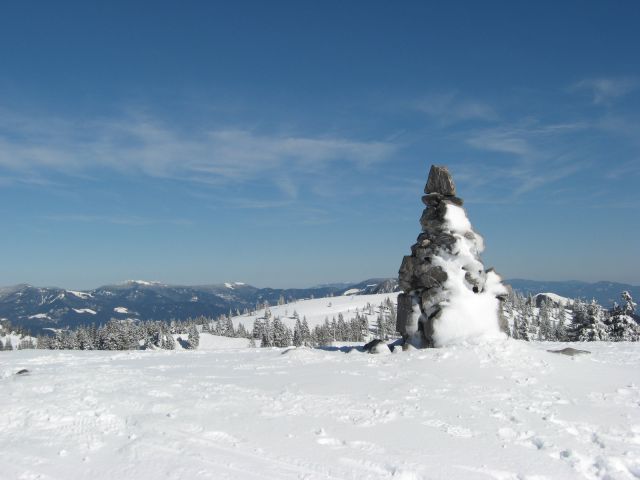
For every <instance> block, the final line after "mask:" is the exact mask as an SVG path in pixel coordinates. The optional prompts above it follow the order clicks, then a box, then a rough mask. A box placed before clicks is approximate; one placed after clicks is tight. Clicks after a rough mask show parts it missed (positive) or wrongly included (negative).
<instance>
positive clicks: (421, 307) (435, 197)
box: [397, 165, 506, 347]
mask: <svg viewBox="0 0 640 480" xmlns="http://www.w3.org/2000/svg"><path fill="white" fill-rule="evenodd" d="M424 192H425V194H426V195H424V196H423V197H422V201H423V203H424V204H425V205H426V208H425V209H424V212H423V213H422V216H421V217H420V225H421V226H422V232H421V233H420V235H418V239H417V241H416V243H415V244H414V245H413V246H412V247H411V255H407V256H405V257H404V258H403V259H402V264H401V266H400V271H399V280H400V289H401V290H402V291H403V293H401V294H400V295H399V296H398V316H397V330H398V332H400V333H401V334H402V335H403V339H404V340H405V343H410V344H412V345H413V346H416V347H429V346H436V345H437V343H438V335H437V333H438V332H437V329H438V328H439V326H444V327H446V325H441V324H442V323H443V322H445V321H449V322H450V323H456V322H467V320H466V319H464V318H462V319H461V318H460V317H461V316H462V317H464V314H459V313H458V311H457V310H456V312H455V313H456V314H457V317H456V318H455V320H448V319H449V318H453V317H452V314H451V312H452V310H451V309H454V308H456V307H460V305H458V306H456V305H455V302H465V298H466V299H467V300H471V302H468V301H466V303H467V304H468V303H473V302H474V301H476V298H475V297H472V295H473V294H475V295H479V296H485V298H483V299H482V301H483V303H482V308H484V305H489V308H484V311H483V312H478V314H479V315H485V316H486V315H487V314H486V311H487V310H489V311H490V312H489V315H491V314H492V313H491V311H492V308H493V307H492V306H491V305H492V303H491V302H492V301H493V302H494V304H495V319H494V320H495V325H496V329H497V328H498V324H500V327H501V328H504V326H505V325H506V322H505V321H504V319H503V318H502V315H501V308H500V306H499V305H500V303H501V302H500V301H496V300H495V299H496V298H498V299H499V300H502V299H504V295H505V294H506V290H505V289H504V287H503V286H502V284H501V283H500V279H499V277H498V276H497V275H496V274H495V273H493V270H492V269H489V270H485V269H484V266H483V264H482V262H481V260H480V256H479V255H480V252H481V251H482V250H483V241H482V238H481V237H480V236H479V235H477V234H476V233H475V232H474V231H473V230H472V228H471V224H470V223H469V222H468V220H467V218H466V214H465V212H464V210H463V209H462V205H463V201H462V199H461V198H459V197H457V196H456V187H455V185H454V183H453V179H452V178H451V175H450V173H449V171H448V170H447V168H446V167H443V166H436V165H432V166H431V170H430V171H429V178H428V180H427V184H426V186H425V189H424ZM471 292H473V293H471ZM487 295H490V296H491V298H490V299H489V301H488V302H487V301H486V300H487V298H486V296H487ZM478 300H481V299H480V298H478ZM462 307H468V305H462ZM482 308H478V309H477V310H482ZM447 309H450V310H449V315H448V316H447V315H445V313H447ZM458 310H460V308H459V309H458ZM461 310H463V311H464V308H462V309H461ZM472 310H473V309H472ZM485 320H486V319H483V321H485ZM468 321H469V322H473V321H475V320H474V319H471V318H470V319H468ZM488 321H489V322H491V321H492V319H489V320H488ZM453 328H454V329H455V328H456V327H455V326H454V327H453ZM449 329H451V327H449ZM461 330H464V327H463V328H461Z"/></svg>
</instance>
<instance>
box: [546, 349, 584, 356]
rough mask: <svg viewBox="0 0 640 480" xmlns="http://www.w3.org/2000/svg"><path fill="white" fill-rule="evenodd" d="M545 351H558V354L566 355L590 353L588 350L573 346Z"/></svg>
mask: <svg viewBox="0 0 640 480" xmlns="http://www.w3.org/2000/svg"><path fill="white" fill-rule="evenodd" d="M547 352H550V353H559V354H560V355H568V356H570V357H575V356H576V355H589V354H590V353H591V352H590V351H589V350H578V349H577V348H573V347H567V348H562V349H560V350H547Z"/></svg>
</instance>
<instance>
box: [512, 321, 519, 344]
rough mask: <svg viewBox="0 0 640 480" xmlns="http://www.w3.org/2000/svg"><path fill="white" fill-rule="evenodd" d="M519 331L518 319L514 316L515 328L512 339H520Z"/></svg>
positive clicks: (513, 327)
mask: <svg viewBox="0 0 640 480" xmlns="http://www.w3.org/2000/svg"><path fill="white" fill-rule="evenodd" d="M518 329H519V326H518V317H516V316H514V317H513V326H512V327H511V338H513V339H514V340H518V339H520V332H519V330H518Z"/></svg>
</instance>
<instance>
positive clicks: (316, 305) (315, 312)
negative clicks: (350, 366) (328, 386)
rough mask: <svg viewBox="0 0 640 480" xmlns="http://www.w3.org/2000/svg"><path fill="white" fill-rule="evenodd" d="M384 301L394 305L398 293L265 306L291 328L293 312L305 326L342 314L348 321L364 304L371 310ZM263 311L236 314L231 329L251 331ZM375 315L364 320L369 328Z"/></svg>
mask: <svg viewBox="0 0 640 480" xmlns="http://www.w3.org/2000/svg"><path fill="white" fill-rule="evenodd" d="M387 298H389V299H390V300H392V301H393V302H394V303H396V302H397V299H398V293H397V292H396V293H377V294H373V295H355V296H354V295H341V296H337V297H324V298H313V299H308V300H297V301H295V302H292V303H287V304H284V305H274V306H271V307H269V310H270V311H271V314H272V316H273V317H280V319H281V320H282V321H283V322H284V323H285V324H286V325H287V326H288V327H290V328H293V326H294V325H295V323H296V321H295V318H293V313H294V312H297V313H298V316H299V317H300V320H302V319H303V317H306V319H307V323H308V324H309V327H311V328H313V327H314V326H315V325H320V324H322V323H324V319H325V318H327V317H328V319H329V321H331V319H332V318H333V317H335V318H336V319H337V318H338V315H339V314H342V316H343V317H344V319H345V321H349V320H351V319H353V318H355V316H356V310H358V311H359V312H360V313H361V314H362V313H366V312H363V310H364V308H365V307H366V306H367V304H371V305H373V306H374V307H377V306H379V305H380V304H381V303H382V302H384V301H385V300H386V299H387ZM264 313H265V311H264V309H260V310H257V311H256V312H255V314H254V315H240V316H236V317H233V318H232V321H233V325H234V327H236V328H237V327H238V325H239V324H240V323H242V324H243V325H244V326H245V328H247V329H249V330H250V329H251V328H253V322H254V321H255V320H256V318H261V317H264ZM375 319H376V315H375V312H374V315H373V316H369V318H368V320H369V323H370V324H371V325H374V324H375Z"/></svg>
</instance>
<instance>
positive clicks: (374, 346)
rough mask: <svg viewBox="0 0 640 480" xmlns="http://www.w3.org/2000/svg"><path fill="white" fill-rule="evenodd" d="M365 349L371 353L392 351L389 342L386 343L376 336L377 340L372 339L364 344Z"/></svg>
mask: <svg viewBox="0 0 640 480" xmlns="http://www.w3.org/2000/svg"><path fill="white" fill-rule="evenodd" d="M364 351H365V352H369V353H376V354H383V355H384V354H387V353H391V350H389V347H388V346H387V344H386V343H384V342H383V341H382V340H380V339H379V338H376V339H375V340H371V341H370V342H369V343H367V344H366V345H365V346H364Z"/></svg>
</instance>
